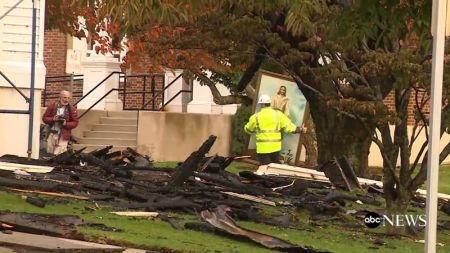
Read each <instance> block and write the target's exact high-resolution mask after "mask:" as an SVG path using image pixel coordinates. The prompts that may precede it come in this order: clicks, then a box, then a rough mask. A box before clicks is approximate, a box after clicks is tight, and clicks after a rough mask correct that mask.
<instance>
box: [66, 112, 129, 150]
mask: <svg viewBox="0 0 450 253" xmlns="http://www.w3.org/2000/svg"><path fill="white" fill-rule="evenodd" d="M136 136H137V112H135V111H120V112H108V113H107V116H106V117H100V123H98V124H94V125H92V127H91V130H89V131H84V132H83V136H82V137H79V138H78V143H77V144H74V145H73V149H74V150H78V149H81V148H83V147H86V149H85V150H84V152H89V151H92V150H95V149H99V148H103V147H106V146H108V145H113V148H112V149H111V151H116V150H124V149H126V148H127V147H130V148H133V149H136V144H137V140H136Z"/></svg>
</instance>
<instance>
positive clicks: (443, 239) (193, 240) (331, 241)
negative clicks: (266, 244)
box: [0, 162, 450, 253]
mask: <svg viewBox="0 0 450 253" xmlns="http://www.w3.org/2000/svg"><path fill="white" fill-rule="evenodd" d="M157 166H158V167H174V166H176V163H172V164H166V163H164V165H161V163H157ZM254 168H255V167H254V166H252V165H248V164H245V163H238V162H234V163H233V164H232V165H231V166H230V167H229V168H228V169H227V170H228V171H230V172H234V173H237V172H239V171H242V170H252V169H254ZM448 170H449V168H445V170H441V171H445V172H443V173H441V174H440V179H441V180H443V181H442V182H445V183H448V182H449V181H450V173H448ZM442 187H444V188H445V187H448V185H443V186H442ZM49 199H50V200H52V199H51V198H49ZM86 207H89V208H86ZM346 208H348V209H358V208H359V209H360V208H362V207H360V206H358V205H357V204H354V203H350V205H348V206H347V207H346ZM373 208H375V207H368V209H372V210H373ZM91 209H95V210H93V211H87V210H91ZM0 210H11V211H17V212H29V213H48V214H71V215H78V216H80V217H81V218H83V219H85V220H88V221H93V222H97V223H103V224H105V225H106V226H109V227H114V228H120V229H121V231H119V232H111V231H102V230H100V229H98V228H94V227H87V226H81V227H78V228H77V230H78V232H79V233H82V234H83V235H84V236H85V238H88V239H90V240H93V241H105V240H106V241H121V242H123V243H124V244H126V245H133V246H139V247H141V248H146V249H153V250H157V251H158V250H159V251H161V250H162V249H167V248H170V249H173V250H177V251H185V252H257V253H259V252H261V253H262V252H273V251H271V250H269V249H266V248H263V247H261V246H259V245H256V244H253V243H251V242H244V241H239V240H235V239H230V238H227V237H223V236H218V235H214V234H210V233H205V232H196V231H191V230H175V229H173V228H172V227H171V226H170V225H169V224H168V223H167V222H164V221H161V220H159V219H155V220H148V219H141V218H128V217H121V216H116V215H113V214H110V213H109V211H111V209H110V207H106V206H103V207H101V208H99V209H97V208H96V206H95V205H94V203H90V202H86V201H72V200H70V201H67V202H62V203H58V202H57V201H56V199H55V201H54V203H53V204H51V205H47V206H46V207H45V208H39V207H35V206H33V205H30V204H28V203H27V202H25V201H24V200H23V199H22V198H21V197H20V195H17V194H11V193H6V192H3V191H0ZM261 210H262V211H261V212H262V213H265V214H271V215H275V214H282V213H284V212H287V211H288V209H285V208H283V207H268V206H261ZM416 210H418V211H419V212H420V211H423V210H420V209H416ZM289 212H292V214H293V215H294V217H295V221H293V224H296V226H297V229H286V228H279V227H275V226H269V225H265V224H260V223H253V222H239V224H240V225H241V226H243V227H246V228H249V229H252V230H256V231H259V232H262V233H267V234H270V235H273V236H276V237H278V238H281V239H284V240H287V241H290V242H292V243H295V244H298V245H309V246H312V247H314V248H317V249H321V250H329V251H332V252H337V253H339V252H363V253H365V252H393V253H397V252H398V253H400V252H408V253H415V252H423V247H424V246H423V244H422V243H419V242H415V241H416V240H417V239H422V238H423V236H420V237H418V238H416V239H414V238H406V237H401V238H400V237H391V236H385V235H384V234H382V232H383V230H382V229H374V230H371V229H368V228H366V227H365V226H363V225H362V221H361V220H355V219H353V218H349V219H348V220H346V222H349V223H351V224H359V225H360V226H359V227H358V228H346V227H344V226H342V225H341V224H338V223H334V222H330V221H318V222H315V223H314V224H313V223H311V222H310V221H309V214H308V212H307V211H306V210H290V211H289ZM170 214H171V215H176V216H177V217H178V218H179V219H180V220H179V222H180V224H184V223H185V222H189V221H196V220H197V218H196V217H195V216H191V215H185V214H181V213H179V214H176V213H170ZM439 215H440V217H443V216H446V214H443V213H439ZM377 240H378V241H379V240H381V241H383V242H384V243H386V244H385V245H381V246H379V245H375V244H374V242H375V241H377ZM437 241H438V242H440V243H444V244H445V246H443V247H442V246H438V247H437V252H442V253H443V252H450V232H449V231H445V230H443V231H438V240H437Z"/></svg>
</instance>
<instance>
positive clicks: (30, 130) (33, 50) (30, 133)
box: [27, 0, 36, 159]
mask: <svg viewBox="0 0 450 253" xmlns="http://www.w3.org/2000/svg"><path fill="white" fill-rule="evenodd" d="M32 2H33V15H32V25H31V77H30V79H31V84H30V101H29V103H30V104H29V107H28V111H29V113H30V117H29V121H28V150H27V154H28V159H30V158H31V152H32V151H31V150H32V147H33V121H34V82H35V71H36V8H35V6H34V4H35V1H34V0H32Z"/></svg>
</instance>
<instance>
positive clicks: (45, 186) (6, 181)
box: [0, 177, 62, 191]
mask: <svg viewBox="0 0 450 253" xmlns="http://www.w3.org/2000/svg"><path fill="white" fill-rule="evenodd" d="M0 186H5V187H10V188H17V189H33V190H41V191H58V190H62V187H61V185H60V184H59V183H55V182H40V181H29V180H18V179H13V178H5V177H0Z"/></svg>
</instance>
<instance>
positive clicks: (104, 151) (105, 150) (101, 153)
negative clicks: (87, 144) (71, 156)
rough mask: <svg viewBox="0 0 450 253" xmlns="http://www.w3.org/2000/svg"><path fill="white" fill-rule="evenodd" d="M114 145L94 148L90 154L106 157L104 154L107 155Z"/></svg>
mask: <svg viewBox="0 0 450 253" xmlns="http://www.w3.org/2000/svg"><path fill="white" fill-rule="evenodd" d="M112 147H113V146H112V145H109V146H106V147H104V148H101V149H97V150H93V151H91V152H89V153H88V154H89V155H93V156H95V157H104V156H106V154H108V153H109V150H110V149H112Z"/></svg>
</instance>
